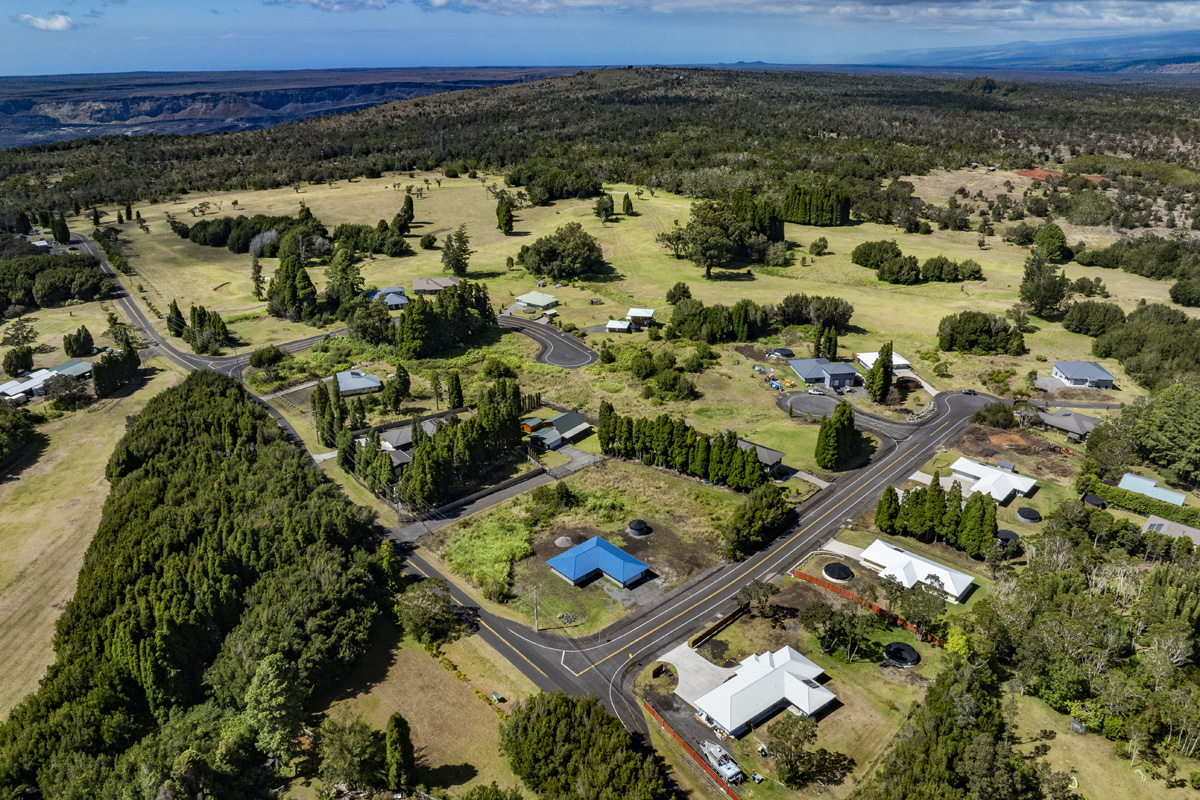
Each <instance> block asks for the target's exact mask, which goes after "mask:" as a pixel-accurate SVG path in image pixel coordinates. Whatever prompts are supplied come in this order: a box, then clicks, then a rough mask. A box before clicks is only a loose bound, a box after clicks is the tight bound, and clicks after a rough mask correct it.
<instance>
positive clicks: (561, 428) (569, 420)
mask: <svg viewBox="0 0 1200 800" xmlns="http://www.w3.org/2000/svg"><path fill="white" fill-rule="evenodd" d="M591 429H592V426H591V425H590V424H588V423H587V422H585V421H584V419H583V417H581V416H579V412H578V411H564V412H562V413H561V414H555V415H554V416H553V417H550V418H548V419H547V420H546V424H545V427H543V428H542V429H541V430H537V431H534V432H533V433H531V434H530V435H529V441H530V442H531V443H533V444H534V445H535V446H537V447H540V448H542V449H543V450H554V449H556V448H557V447H559V446H560V445H562V444H564V443H568V442H573V441H575V440H576V439H579V438H581V437H583V436H585V435H587V433H588V432H589V431H590V430H591Z"/></svg>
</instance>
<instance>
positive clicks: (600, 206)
mask: <svg viewBox="0 0 1200 800" xmlns="http://www.w3.org/2000/svg"><path fill="white" fill-rule="evenodd" d="M613 211H614V205H613V199H612V195H611V194H608V193H607V192H605V193H603V194H601V195H600V196H599V197H597V198H596V205H595V206H593V207H592V213H593V214H594V215H596V216H597V217H599V218H600V221H601V222H607V221H608V220H609V219H611V218H612V215H613Z"/></svg>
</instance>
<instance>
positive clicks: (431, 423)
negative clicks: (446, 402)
mask: <svg viewBox="0 0 1200 800" xmlns="http://www.w3.org/2000/svg"><path fill="white" fill-rule="evenodd" d="M444 424H445V420H442V419H440V418H436V417H435V418H434V419H427V420H423V421H422V422H421V429H422V430H424V431H425V433H426V434H428V435H429V436H433V434H434V432H435V431H436V430H437V429H438V426H439V425H444ZM412 431H413V429H412V425H411V424H409V425H401V426H400V427H398V428H392V429H391V430H389V431H384V432H383V433H381V434H379V444H380V445H382V446H383V449H384V450H387V449H388V448H391V449H393V450H407V449H408V448H410V447H412Z"/></svg>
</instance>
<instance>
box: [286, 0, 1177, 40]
mask: <svg viewBox="0 0 1200 800" xmlns="http://www.w3.org/2000/svg"><path fill="white" fill-rule="evenodd" d="M286 1H287V2H288V3H289V4H300V3H305V4H308V3H311V4H317V3H324V2H326V0H286ZM412 2H413V3H414V4H415V5H417V6H419V7H421V8H425V9H428V10H431V11H432V10H441V9H445V10H451V11H462V12H476V11H478V12H483V13H491V14H499V15H516V14H525V15H537V14H554V13H559V12H565V11H572V10H579V9H608V10H613V11H635V12H637V11H640V12H650V13H664V14H670V13H673V12H677V11H681V12H684V11H687V12H711V13H721V14H728V13H744V14H768V15H782V16H790V17H794V18H797V19H803V20H804V21H805V22H807V23H810V24H811V23H820V22H823V21H826V22H836V23H837V24H838V25H839V26H841V25H845V24H847V23H851V24H855V23H859V24H870V25H879V24H889V25H902V26H913V27H921V28H925V27H927V26H929V25H937V26H939V27H942V28H944V29H955V28H960V29H963V30H967V29H973V30H980V29H987V28H988V27H991V26H1003V27H1005V28H1007V29H1014V28H1028V29H1039V30H1042V31H1043V32H1044V30H1045V29H1046V26H1049V27H1050V28H1052V29H1059V30H1062V31H1064V35H1068V33H1067V32H1068V31H1088V30H1097V31H1117V32H1120V31H1123V30H1127V29H1130V28H1136V29H1147V28H1160V29H1161V28H1167V27H1170V26H1181V25H1191V26H1195V25H1200V3H1197V2H1195V0H1095V1H1094V2H1093V1H1091V0H834V2H825V3H821V2H815V1H814V0H412Z"/></svg>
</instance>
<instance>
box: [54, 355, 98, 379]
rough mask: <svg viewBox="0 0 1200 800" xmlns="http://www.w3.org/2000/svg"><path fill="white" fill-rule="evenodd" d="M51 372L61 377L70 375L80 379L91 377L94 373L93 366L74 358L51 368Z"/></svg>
mask: <svg viewBox="0 0 1200 800" xmlns="http://www.w3.org/2000/svg"><path fill="white" fill-rule="evenodd" d="M50 371H51V372H57V373H58V374H59V375H70V376H72V377H76V378H78V377H81V376H83V375H90V374H91V372H92V365H91V364H89V363H88V362H86V361H81V360H79V359H78V358H72V359H71V360H69V361H64V362H63V363H61V364H59V365H58V366H57V367H51V368H50Z"/></svg>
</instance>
